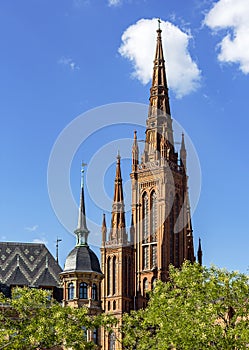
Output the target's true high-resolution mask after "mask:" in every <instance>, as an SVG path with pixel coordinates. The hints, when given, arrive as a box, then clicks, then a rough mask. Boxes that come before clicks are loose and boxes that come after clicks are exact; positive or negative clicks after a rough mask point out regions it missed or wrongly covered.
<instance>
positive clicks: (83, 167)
mask: <svg viewBox="0 0 249 350" xmlns="http://www.w3.org/2000/svg"><path fill="white" fill-rule="evenodd" d="M86 166H87V163H84V162H82V163H81V187H83V184H84V171H85V167H86Z"/></svg>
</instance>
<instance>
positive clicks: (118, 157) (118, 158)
mask: <svg viewBox="0 0 249 350" xmlns="http://www.w3.org/2000/svg"><path fill="white" fill-rule="evenodd" d="M120 158H121V157H120V151H119V149H118V154H117V160H120Z"/></svg>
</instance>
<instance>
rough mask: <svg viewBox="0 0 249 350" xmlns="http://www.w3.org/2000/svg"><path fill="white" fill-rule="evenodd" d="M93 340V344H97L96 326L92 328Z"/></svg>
mask: <svg viewBox="0 0 249 350" xmlns="http://www.w3.org/2000/svg"><path fill="white" fill-rule="evenodd" d="M93 342H94V344H98V329H97V328H95V329H94V330H93Z"/></svg>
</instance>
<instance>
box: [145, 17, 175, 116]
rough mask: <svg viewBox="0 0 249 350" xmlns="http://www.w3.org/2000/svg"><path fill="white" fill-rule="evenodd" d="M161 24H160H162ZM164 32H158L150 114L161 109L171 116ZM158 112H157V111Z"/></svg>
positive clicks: (159, 30)
mask: <svg viewBox="0 0 249 350" xmlns="http://www.w3.org/2000/svg"><path fill="white" fill-rule="evenodd" d="M160 23H161V22H159V24H160ZM161 33H162V30H161V29H160V25H159V28H158V30H157V44H156V53H155V59H154V67H153V77H152V85H151V88H150V106H151V109H150V114H153V110H155V109H159V110H161V111H162V112H164V113H166V114H168V115H170V106H169V95H168V85H167V78H166V69H165V60H164V56H163V45H162V37H161ZM156 112H157V111H156Z"/></svg>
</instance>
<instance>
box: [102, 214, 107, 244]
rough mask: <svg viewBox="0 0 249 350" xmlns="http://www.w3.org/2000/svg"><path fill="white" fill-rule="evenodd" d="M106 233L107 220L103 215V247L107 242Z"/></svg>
mask: <svg viewBox="0 0 249 350" xmlns="http://www.w3.org/2000/svg"><path fill="white" fill-rule="evenodd" d="M106 232H107V227H106V220H105V214H104V213H103V220H102V244H103V245H104V244H105V242H106Z"/></svg>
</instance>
